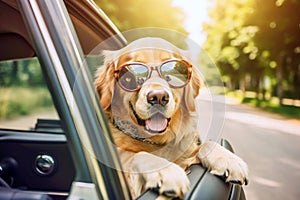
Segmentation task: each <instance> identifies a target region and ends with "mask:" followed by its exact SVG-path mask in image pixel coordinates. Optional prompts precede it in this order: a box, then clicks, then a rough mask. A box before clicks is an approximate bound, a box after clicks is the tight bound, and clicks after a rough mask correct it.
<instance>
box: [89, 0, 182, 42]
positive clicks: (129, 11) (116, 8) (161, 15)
mask: <svg viewBox="0 0 300 200" xmlns="http://www.w3.org/2000/svg"><path fill="white" fill-rule="evenodd" d="M95 3H96V4H98V5H99V7H100V8H101V9H102V10H103V11H104V12H105V13H106V14H107V15H108V16H109V18H110V19H111V20H112V21H113V22H114V24H116V26H117V27H118V29H119V30H120V31H121V32H124V31H128V30H131V29H136V28H145V27H157V28H164V29H170V30H173V31H177V32H180V33H181V34H184V35H186V34H187V32H186V30H185V29H184V27H183V24H184V20H185V15H184V13H183V11H182V10H181V9H180V8H179V7H175V6H173V5H172V0H152V1H149V0H128V1H124V0H109V1H108V0H95ZM169 33H171V32H169ZM177 34H178V33H174V35H173V36H172V35H168V37H169V38H171V39H172V38H173V39H172V42H173V41H177V40H178V39H176V36H178V35H177ZM177 42H178V45H179V46H184V45H183V43H185V42H184V41H177Z"/></svg>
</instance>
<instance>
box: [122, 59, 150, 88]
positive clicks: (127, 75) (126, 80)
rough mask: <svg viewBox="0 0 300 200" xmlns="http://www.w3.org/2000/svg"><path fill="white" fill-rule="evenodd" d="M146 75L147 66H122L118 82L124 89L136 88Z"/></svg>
mask: <svg viewBox="0 0 300 200" xmlns="http://www.w3.org/2000/svg"><path fill="white" fill-rule="evenodd" d="M147 77H148V68H147V67H146V66H143V65H139V64H130V65H127V66H124V67H123V68H122V69H120V71H119V83H120V84H121V86H122V87H123V88H124V89H127V90H136V89H137V88H139V87H140V86H141V85H142V84H143V83H144V82H145V80H146V79H147Z"/></svg>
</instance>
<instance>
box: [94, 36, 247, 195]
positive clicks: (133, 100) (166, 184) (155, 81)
mask: <svg viewBox="0 0 300 200" xmlns="http://www.w3.org/2000/svg"><path fill="white" fill-rule="evenodd" d="M103 54H104V66H102V67H101V68H100V69H99V70H98V72H97V74H96V80H95V86H96V90H97V92H98V94H99V97H100V102H101V105H102V107H103V109H104V111H105V114H106V116H107V118H108V121H109V125H110V128H111V131H112V135H113V139H114V142H115V144H116V146H117V148H118V150H119V153H120V159H121V163H122V167H123V170H124V172H125V175H126V177H127V180H128V183H129V185H130V188H131V193H132V196H133V197H137V196H138V195H139V194H140V193H141V192H143V191H145V190H146V189H148V188H155V187H159V192H160V194H164V195H167V196H176V197H183V196H184V195H185V194H186V193H187V192H188V190H189V180H188V178H187V176H186V174H185V171H184V170H185V169H187V167H189V166H190V165H192V164H195V163H201V164H202V165H203V166H204V167H207V168H209V169H210V172H211V173H213V174H216V175H221V176H223V175H226V177H227V179H226V181H234V182H239V183H240V184H244V183H246V184H247V182H248V167H247V165H246V163H245V162H244V161H243V160H242V159H240V158H239V157H238V156H236V155H235V154H233V153H231V152H230V151H228V150H226V149H225V148H223V147H221V146H220V145H219V144H217V143H215V142H211V141H209V142H204V143H202V144H199V139H198V137H199V135H198V132H197V130H196V128H195V127H196V122H197V121H196V120H197V117H196V108H195V102H194V99H195V97H197V95H198V94H199V90H200V87H201V84H202V83H201V78H200V76H199V74H198V72H197V70H196V67H193V71H192V77H191V80H190V82H189V83H188V84H187V85H186V86H185V87H183V88H176V89H174V88H171V87H170V86H169V85H168V84H167V82H166V81H165V80H164V79H162V78H161V77H159V76H158V74H157V73H156V72H155V70H154V71H153V72H152V76H151V77H150V79H148V80H147V81H146V82H145V83H144V84H143V85H142V87H141V89H140V90H138V91H135V92H127V91H125V90H123V89H122V88H121V87H120V86H119V84H118V83H117V81H116V79H115V78H114V70H115V69H116V68H117V67H118V66H120V65H122V64H124V63H127V62H142V63H145V64H156V65H159V64H160V63H162V62H163V61H166V60H170V59H185V60H187V59H188V57H186V55H185V54H186V52H184V51H183V50H181V49H179V48H177V47H175V46H173V45H172V44H170V43H169V42H167V41H165V40H163V39H159V38H142V39H139V40H136V41H134V42H132V43H130V44H129V45H128V46H126V47H124V48H123V49H120V50H117V51H104V53H103ZM157 90H160V91H164V92H166V93H167V94H168V96H169V99H168V100H169V101H168V103H167V104H166V105H164V106H161V107H160V109H162V112H163V113H164V116H165V118H168V119H169V122H168V126H167V128H166V130H164V131H163V132H162V133H156V134H154V133H151V132H148V131H147V130H146V129H145V127H143V126H141V125H140V124H139V123H138V119H137V118H140V119H142V120H146V119H148V118H150V117H151V112H150V110H151V109H152V107H153V105H150V104H149V103H148V102H147V95H148V93H149V92H151V91H157Z"/></svg>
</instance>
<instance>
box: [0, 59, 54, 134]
mask: <svg viewBox="0 0 300 200" xmlns="http://www.w3.org/2000/svg"><path fill="white" fill-rule="evenodd" d="M37 119H58V115H57V112H56V110H55V108H54V105H53V102H52V98H51V95H50V92H49V90H48V88H47V85H46V83H45V80H44V78H43V74H42V71H41V67H40V64H39V62H38V60H37V58H31V59H23V60H11V61H2V62H0V129H3V128H4V129H18V130H30V129H33V128H34V127H35V126H36V123H37Z"/></svg>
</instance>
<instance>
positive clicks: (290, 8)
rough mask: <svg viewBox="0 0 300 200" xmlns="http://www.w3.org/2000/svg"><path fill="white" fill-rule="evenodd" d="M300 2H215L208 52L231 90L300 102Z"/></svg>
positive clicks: (250, 0) (291, 0)
mask: <svg viewBox="0 0 300 200" xmlns="http://www.w3.org/2000/svg"><path fill="white" fill-rule="evenodd" d="M299 10H300V1H297V0H268V1H264V2H263V5H262V1H259V0H242V1H241V0H227V1H222V0H214V6H213V7H212V8H211V10H210V17H211V21H210V22H208V23H207V24H205V26H204V29H205V31H206V32H207V35H208V37H207V41H206V43H205V49H206V50H207V51H208V52H209V53H210V55H211V56H212V57H213V58H214V59H215V60H216V62H217V64H218V65H219V67H220V69H221V72H222V74H223V76H224V77H223V78H224V81H226V83H227V86H228V87H230V88H231V89H242V90H255V91H256V92H257V94H259V93H263V94H264V93H265V92H269V93H271V94H272V95H276V96H278V97H279V98H280V99H282V98H283V97H289V98H300V88H299V87H298V85H299V84H300V56H299V54H300V37H299V35H300V27H299V22H300V16H299V15H296V14H295V13H297V12H298V11H299Z"/></svg>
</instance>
